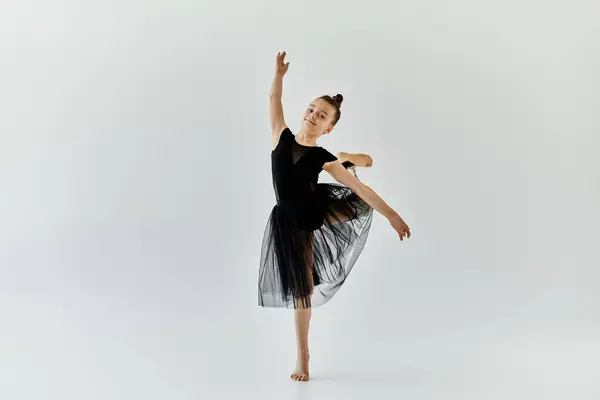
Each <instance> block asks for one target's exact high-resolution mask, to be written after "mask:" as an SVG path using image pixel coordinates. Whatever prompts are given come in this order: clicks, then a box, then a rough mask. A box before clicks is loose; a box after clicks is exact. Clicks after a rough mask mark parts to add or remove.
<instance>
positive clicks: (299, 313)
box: [290, 307, 312, 381]
mask: <svg viewBox="0 0 600 400" xmlns="http://www.w3.org/2000/svg"><path fill="white" fill-rule="evenodd" d="M311 314H312V308H310V307H309V308H298V309H296V310H294V322H295V324H296V351H297V354H296V370H295V371H294V372H293V373H292V375H291V376H290V377H291V378H292V379H293V380H295V381H308V376H309V374H308V360H309V358H310V355H309V353H308V328H309V326H310V317H311Z"/></svg>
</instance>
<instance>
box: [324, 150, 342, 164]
mask: <svg viewBox="0 0 600 400" xmlns="http://www.w3.org/2000/svg"><path fill="white" fill-rule="evenodd" d="M322 153H323V156H322V159H323V164H325V163H328V162H331V161H335V160H337V159H338V158H337V157H336V156H334V155H333V154H331V153H330V152H329V151H328V150H327V149H323V152H322Z"/></svg>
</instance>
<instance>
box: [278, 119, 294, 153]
mask: <svg viewBox="0 0 600 400" xmlns="http://www.w3.org/2000/svg"><path fill="white" fill-rule="evenodd" d="M290 136H294V134H293V133H292V131H291V130H290V128H288V127H287V126H286V125H283V127H281V128H279V129H278V130H277V131H273V150H275V148H276V147H277V145H278V144H279V141H280V140H281V139H283V138H285V137H290Z"/></svg>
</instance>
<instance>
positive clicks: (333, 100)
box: [319, 93, 344, 125]
mask: <svg viewBox="0 0 600 400" xmlns="http://www.w3.org/2000/svg"><path fill="white" fill-rule="evenodd" d="M319 98H320V99H323V100H325V101H326V102H327V103H329V104H331V105H332V106H334V107H335V114H334V115H333V125H335V124H337V122H338V121H339V120H340V117H341V116H342V111H341V110H340V107H342V101H344V96H342V95H341V94H339V93H338V94H336V95H335V96H333V97H331V96H329V95H323V96H321V97H319Z"/></svg>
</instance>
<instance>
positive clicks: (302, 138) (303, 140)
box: [296, 128, 318, 146]
mask: <svg viewBox="0 0 600 400" xmlns="http://www.w3.org/2000/svg"><path fill="white" fill-rule="evenodd" d="M317 138H318V136H317V137H315V136H312V135H309V134H308V133H306V131H305V130H304V128H302V129H300V132H298V134H296V141H297V142H298V143H300V144H302V145H304V146H316V145H317Z"/></svg>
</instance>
